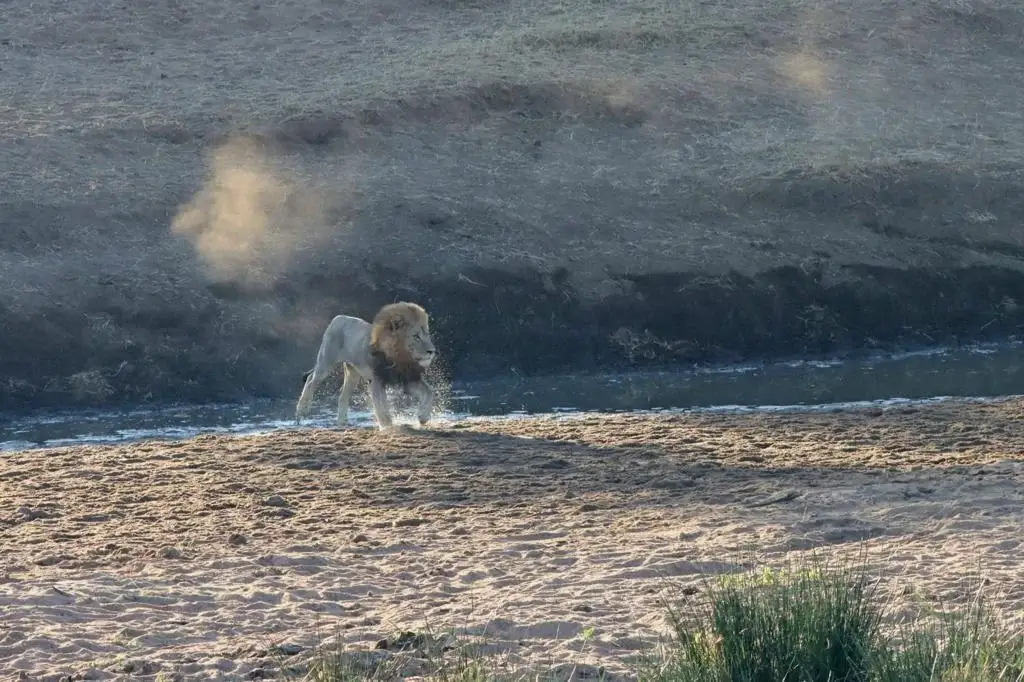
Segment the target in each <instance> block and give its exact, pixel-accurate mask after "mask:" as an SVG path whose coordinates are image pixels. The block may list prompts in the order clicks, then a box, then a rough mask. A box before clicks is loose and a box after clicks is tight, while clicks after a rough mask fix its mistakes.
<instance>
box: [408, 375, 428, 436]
mask: <svg viewBox="0 0 1024 682" xmlns="http://www.w3.org/2000/svg"><path fill="white" fill-rule="evenodd" d="M409 389H410V391H411V392H412V393H413V394H414V395H415V396H416V398H418V399H419V409H418V410H417V412H416V417H417V418H418V419H419V421H420V426H424V425H426V423H427V422H428V421H430V415H431V414H432V413H433V411H434V389H433V388H432V387H431V386H430V384H428V383H427V382H426V381H423V380H420V381H417V382H416V383H415V384H413V385H411V386H410V387H409Z"/></svg>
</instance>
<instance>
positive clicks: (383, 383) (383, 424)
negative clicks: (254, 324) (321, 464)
mask: <svg viewBox="0 0 1024 682" xmlns="http://www.w3.org/2000/svg"><path fill="white" fill-rule="evenodd" d="M435 353H436V350H435V348H434V342H433V340H432V339H431V338H430V321H429V319H428V316H427V311H425V310H424V309H423V308H422V307H420V306H419V305H417V304H415V303H407V302H404V301H402V302H399V303H391V304H389V305H386V306H384V307H383V308H381V309H380V311H378V312H377V315H376V316H374V318H373V322H372V323H370V322H367V321H366V320H363V319H361V318H358V317H352V316H349V315H337V316H335V317H334V319H332V320H331V322H330V324H328V325H327V329H326V330H325V331H324V335H323V339H322V340H321V342H320V350H319V352H317V356H316V365H315V366H314V367H313V369H311V370H309V371H308V372H306V373H305V374H304V375H303V380H304V381H305V384H304V385H303V387H302V394H301V395H300V396H299V402H298V404H297V405H296V406H295V423H296V424H299V423H301V421H302V418H303V417H305V416H307V415H308V414H309V407H310V404H311V403H312V401H313V393H314V392H315V391H316V387H317V385H318V384H319V383H320V382H321V381H323V380H324V379H326V378H327V376H328V375H329V374H330V373H331V370H332V369H334V368H335V367H337V366H338V365H340V364H344V365H345V380H344V383H343V384H342V386H341V394H340V395H339V396H338V426H339V427H344V426H345V425H346V424H348V406H349V402H351V400H352V393H353V392H354V391H355V390H356V388H357V386H358V385H359V383H360V381H361V380H362V379H366V380H367V381H369V382H370V399H371V401H372V402H373V414H374V416H375V417H376V419H377V427H378V428H379V429H380V430H382V431H383V430H386V429H390V428H391V426H392V421H391V412H390V410H389V409H388V405H387V399H386V398H387V394H386V389H387V388H388V387H390V386H396V387H401V388H402V389H403V390H404V391H405V392H406V393H407V394H408V395H411V396H413V397H414V398H418V399H419V406H418V410H417V417H418V419H419V422H420V425H421V426H422V425H425V424H426V423H427V422H428V421H429V420H430V416H431V412H432V411H433V402H434V389H433V387H431V385H430V384H428V383H427V382H426V380H425V379H424V378H423V375H424V373H425V372H426V370H427V368H428V367H429V366H430V363H431V362H432V361H433V360H434V355H435Z"/></svg>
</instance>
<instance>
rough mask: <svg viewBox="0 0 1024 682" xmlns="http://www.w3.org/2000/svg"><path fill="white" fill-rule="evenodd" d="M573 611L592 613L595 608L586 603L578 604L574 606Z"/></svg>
mask: <svg viewBox="0 0 1024 682" xmlns="http://www.w3.org/2000/svg"><path fill="white" fill-rule="evenodd" d="M572 610H573V611H579V612H580V613H590V612H591V611H593V610H594V609H593V608H592V607H590V606H587V605H586V604H576V605H575V606H573V607H572Z"/></svg>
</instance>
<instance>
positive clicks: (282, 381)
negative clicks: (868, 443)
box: [0, 0, 1024, 409]
mask: <svg viewBox="0 0 1024 682" xmlns="http://www.w3.org/2000/svg"><path fill="white" fill-rule="evenodd" d="M96 7H97V5H74V4H68V3H60V2H55V1H50V0H47V1H45V2H43V3H42V4H40V3H39V2H33V3H25V2H15V3H14V4H13V5H12V6H11V7H9V8H7V11H6V13H5V19H6V22H5V30H7V31H8V33H7V34H3V35H0V58H2V60H3V63H4V67H3V68H4V83H5V88H6V89H5V91H4V102H5V104H4V105H3V106H0V123H2V125H0V136H2V137H3V139H4V142H5V144H2V145H0V165H2V166H3V167H4V168H7V169H9V170H10V172H8V173H7V174H6V175H5V176H4V178H3V180H2V189H3V198H2V199H0V281H2V282H3V286H2V287H0V316H2V318H3V321H4V333H3V334H0V409H13V408H19V409H20V408H30V407H38V406H44V405H46V406H105V405H111V404H113V403H122V404H137V403H140V402H149V401H156V402H166V401H183V402H204V401H211V400H212V401H232V400H236V399H240V398H252V397H285V396H289V397H290V396H291V395H292V393H294V392H295V391H296V390H297V386H298V383H299V377H301V376H302V374H303V372H305V371H306V370H308V369H309V367H310V365H311V363H312V359H313V358H314V356H315V353H316V347H317V344H318V342H319V338H320V334H321V333H322V331H323V329H324V327H325V325H326V324H327V322H328V321H329V320H330V318H331V317H332V316H333V315H335V314H337V313H339V312H347V313H350V314H356V315H361V316H370V315H372V314H373V313H374V311H375V309H376V308H377V307H378V306H380V305H381V304H383V303H386V302H390V301H393V300H395V299H399V298H406V299H414V300H417V301H419V302H420V303H423V304H424V305H425V306H426V307H427V308H428V309H429V310H430V311H431V312H432V313H433V315H434V318H433V320H434V322H433V324H434V328H435V330H436V334H437V336H438V341H439V347H440V349H441V351H442V354H443V357H444V360H445V362H446V364H447V368H446V371H447V372H449V373H450V374H452V375H454V376H458V377H460V378H472V377H481V376H484V377H487V376H493V375H496V374H504V375H515V374H520V375H521V374H528V373H545V372H552V371H565V370H585V369H595V368H601V369H604V370H614V369H617V368H623V367H630V368H639V367H649V366H657V365H660V364H664V363H676V364H678V363H693V362H698V363H700V362H716V363H721V362H725V363H729V362H737V361H744V360H759V359H766V358H774V357H798V356H810V355H813V354H819V353H824V354H845V353H857V352H869V351H879V350H884V349H888V348H906V347H921V346H934V345H940V344H954V345H955V344H956V343H962V342H973V341H982V340H987V339H988V340H995V339H1003V338H1007V337H1013V336H1015V335H1016V336H1019V335H1020V333H1021V329H1022V328H1024V306H1021V305H1020V302H1019V300H1018V298H1019V295H1020V294H1019V292H1020V291H1021V290H1022V289H1024V249H1022V246H1021V242H1020V235H1019V224H1020V220H1019V217H1020V215H1022V213H1024V198H1022V197H1024V171H1022V170H1021V169H1022V168H1024V164H1022V160H1024V147H1022V143H1021V140H1024V120H1022V119H1021V117H1020V116H1019V113H1018V111H1019V106H1018V104H1019V102H1018V99H1019V93H1020V92H1021V91H1022V89H1024V64H1022V63H1021V60H1020V58H1019V55H1020V51H1019V36H1020V35H1021V34H1022V31H1024V15H1022V14H1021V11H1020V8H1019V6H1018V5H1017V4H1015V3H1012V2H1009V1H1008V0H1005V1H1003V0H1000V1H990V2H986V3H984V5H978V6H971V7H969V8H968V7H966V6H964V7H961V6H959V5H958V6H957V7H952V6H950V4H949V3H948V2H942V1H939V0H929V1H927V2H914V3H900V2H890V3H868V4H858V5H856V6H852V5H851V6H844V5H841V4H835V3H833V4H831V5H828V6H821V5H820V4H819V3H811V4H808V3H801V2H786V3H764V2H760V1H758V0H744V1H743V2H740V3H715V2H708V3H702V4H698V5H693V4H684V5H678V4H676V5H673V4H671V3H669V4H665V3H661V2H655V1H654V0H631V1H630V2H626V3H621V2H620V3H605V2H599V3H597V4H596V5H595V3H593V2H589V1H588V2H564V3H561V4H560V5H559V6H558V7H555V8H552V7H551V6H550V5H549V4H548V3H543V2H535V1H534V0H516V2H509V3H499V4H498V5H495V4H493V3H489V2H476V1H474V2H468V3H467V2H460V3H449V2H433V1H431V2H418V3H414V4H413V5H408V4H407V3H384V4H383V5H382V4H381V3H379V2H372V3H363V2H357V3H354V4H351V3H350V4H349V5H346V6H345V7H344V8H341V7H335V6H329V5H316V6H302V7H297V6H295V5H294V4H293V3H283V2H282V3H278V2H273V1H270V2H261V3H260V4H259V5H258V6H256V5H245V6H242V5H237V6H236V5H231V6H225V5H223V4H204V3H202V2H189V3H177V4H174V5H173V6H164V5H146V6H144V7H143V6H139V7H133V8H130V9H129V10H126V9H124V8H121V7H120V5H117V6H116V7H115V6H114V5H110V7H109V8H107V10H102V11H101V10H97V9H96ZM935 45H942V46H943V49H942V50H936V49H935V47H934V46H935ZM41 72H45V73H47V74H48V77H47V80H46V86H45V87H40V81H39V73H41ZM951 83H953V84H954V85H951Z"/></svg>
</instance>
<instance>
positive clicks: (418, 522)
mask: <svg viewBox="0 0 1024 682" xmlns="http://www.w3.org/2000/svg"><path fill="white" fill-rule="evenodd" d="M425 523H430V521H429V520H428V519H420V518H415V517H413V518H411V519H395V521H394V522H392V524H391V525H392V526H393V527H394V528H409V527H411V526H422V525H423V524H425Z"/></svg>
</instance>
